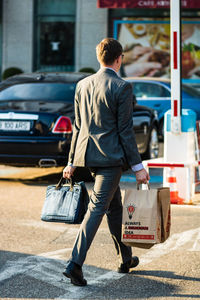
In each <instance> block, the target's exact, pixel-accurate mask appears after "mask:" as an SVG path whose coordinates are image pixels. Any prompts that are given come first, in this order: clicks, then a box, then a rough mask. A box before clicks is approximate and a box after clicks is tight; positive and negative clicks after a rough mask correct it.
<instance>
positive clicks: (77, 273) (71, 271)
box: [63, 261, 87, 286]
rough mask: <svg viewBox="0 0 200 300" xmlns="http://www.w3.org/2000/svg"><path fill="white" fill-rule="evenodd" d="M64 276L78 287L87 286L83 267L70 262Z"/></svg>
mask: <svg viewBox="0 0 200 300" xmlns="http://www.w3.org/2000/svg"><path fill="white" fill-rule="evenodd" d="M63 275H65V276H66V277H68V278H70V279H71V283H73V284H74V285H78V286H85V285H87V281H86V280H85V279H84V278H83V272H82V267H81V266H79V265H77V264H76V263H74V262H73V261H70V262H69V264H68V266H67V268H66V269H65V271H64V272H63Z"/></svg>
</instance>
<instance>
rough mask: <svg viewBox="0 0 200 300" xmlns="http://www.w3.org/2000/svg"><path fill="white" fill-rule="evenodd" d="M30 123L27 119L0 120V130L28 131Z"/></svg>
mask: <svg viewBox="0 0 200 300" xmlns="http://www.w3.org/2000/svg"><path fill="white" fill-rule="evenodd" d="M30 128H31V123H30V122H27V121H0V130H4V131H29V130H30Z"/></svg>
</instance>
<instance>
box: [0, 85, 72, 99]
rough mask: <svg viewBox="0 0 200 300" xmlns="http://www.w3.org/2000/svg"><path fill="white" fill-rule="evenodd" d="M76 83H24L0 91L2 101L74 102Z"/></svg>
mask: <svg viewBox="0 0 200 300" xmlns="http://www.w3.org/2000/svg"><path fill="white" fill-rule="evenodd" d="M75 88H76V83H23V84H16V85H13V86H10V87H7V88H6V89H4V90H2V91H0V101H5V100H8V101H10V100H14V101H16V100H19V101H21V100H24V101H29V100H38V101H44V102H45V101H47V102H49V101H52V102H54V101H58V102H60V101H61V102H68V103H73V102H74V93H75Z"/></svg>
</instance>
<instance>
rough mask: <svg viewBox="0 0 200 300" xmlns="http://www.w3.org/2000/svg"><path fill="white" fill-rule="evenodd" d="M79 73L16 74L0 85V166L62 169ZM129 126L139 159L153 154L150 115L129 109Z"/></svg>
mask: <svg viewBox="0 0 200 300" xmlns="http://www.w3.org/2000/svg"><path fill="white" fill-rule="evenodd" d="M85 76H88V74H83V73H44V74H41V73H31V74H20V75H16V76H13V77H10V78H8V79H7V80H5V81H2V82H1V83H0V145H1V146H0V163H2V164H8V165H18V166H41V167H45V166H64V165H65V164H66V163H67V159H68V153H69V149H70V143H71V137H72V130H73V122H74V93H75V87H76V84H77V82H78V81H79V80H81V79H83V78H84V77H85ZM133 124H134V130H135V134H136V141H137V145H138V148H139V152H140V153H141V154H142V156H143V158H153V157H157V156H158V134H157V132H158V120H157V117H156V114H155V113H154V111H153V110H152V109H150V108H148V107H144V106H141V105H138V104H135V106H134V112H133Z"/></svg>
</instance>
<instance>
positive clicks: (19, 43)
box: [0, 0, 200, 79]
mask: <svg viewBox="0 0 200 300" xmlns="http://www.w3.org/2000/svg"><path fill="white" fill-rule="evenodd" d="M169 3H170V1H169V0H164V1H163V0H162V1H161V0H151V1H146V0H144V1H141V0H134V1H130V0H0V70H1V74H2V72H3V71H4V70H6V69H7V68H10V67H18V68H20V69H21V70H22V71H23V72H32V71H79V70H80V69H81V68H86V67H89V68H93V69H94V70H98V68H99V65H98V62H97V60H96V55H95V47H96V44H97V43H98V42H99V41H100V40H101V39H103V38H104V37H107V36H110V37H115V38H117V39H119V40H120V42H121V43H122V44H123V46H124V50H125V54H126V53H127V56H128V55H130V51H131V49H132V48H133V47H134V45H141V46H142V47H151V48H152V49H154V50H156V51H157V54H156V55H154V57H153V58H151V60H154V61H162V63H163V64H165V65H164V67H163V69H162V74H157V75H159V76H160V75H162V76H163V75H164V76H168V75H169V69H170V67H169V55H170V51H169V43H170V36H169V31H170V30H169V28H170V27H169V26H170V24H169V23H170V19H169V18H170V11H169ZM182 5H183V10H182V17H183V23H184V24H183V30H185V32H186V34H187V33H188V32H190V38H189V39H188V40H187V41H186V42H185V43H184V45H183V51H184V53H183V57H184V60H183V65H184V64H186V65H184V68H185V75H184V76H185V77H186V78H187V77H189V75H188V74H190V73H191V72H190V71H191V69H192V68H193V69H195V73H194V74H193V75H192V76H193V77H192V78H193V79H195V78H197V79H198V78H200V69H199V70H198V67H199V68H200V42H199V41H200V1H199V0H198V1H197V0H182ZM129 50H130V51H129ZM158 51H160V52H158ZM129 63H130V61H129ZM131 63H132V62H131ZM134 63H135V62H134ZM127 65H128V63H127ZM124 69H126V66H125V68H124ZM127 69H130V68H129V66H128V67H127ZM125 75H126V74H125ZM133 75H135V74H134V73H133ZM144 75H145V74H144Z"/></svg>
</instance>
